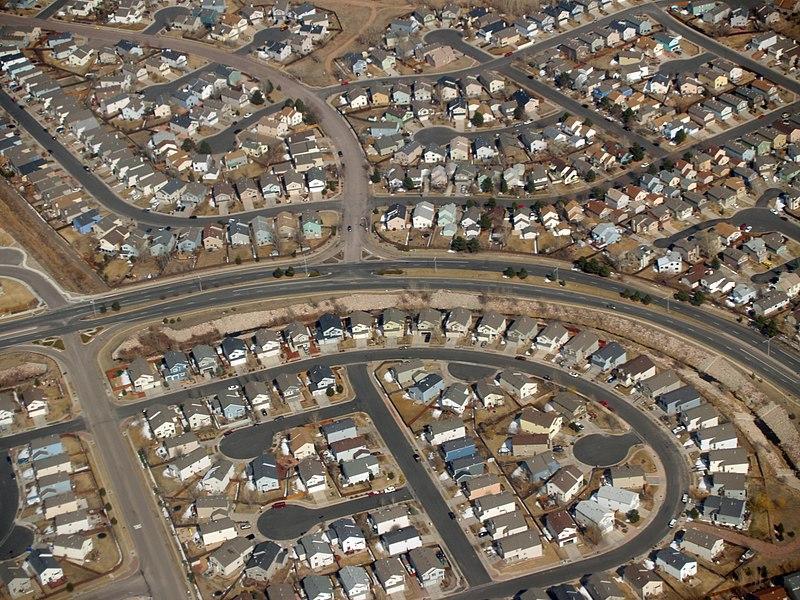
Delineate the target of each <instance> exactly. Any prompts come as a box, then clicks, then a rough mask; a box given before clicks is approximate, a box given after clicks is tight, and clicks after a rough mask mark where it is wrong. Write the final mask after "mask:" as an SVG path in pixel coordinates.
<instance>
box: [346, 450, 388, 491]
mask: <svg viewBox="0 0 800 600" xmlns="http://www.w3.org/2000/svg"><path fill="white" fill-rule="evenodd" d="M340 443H344V442H340ZM340 467H341V470H342V481H343V482H344V485H348V486H349V485H359V484H361V483H367V482H368V481H370V480H371V479H372V478H373V477H377V476H378V474H379V473H380V463H379V462H378V459H377V457H375V456H374V455H372V454H366V455H360V456H359V458H354V459H352V460H345V461H343V462H342V463H341V464H340Z"/></svg>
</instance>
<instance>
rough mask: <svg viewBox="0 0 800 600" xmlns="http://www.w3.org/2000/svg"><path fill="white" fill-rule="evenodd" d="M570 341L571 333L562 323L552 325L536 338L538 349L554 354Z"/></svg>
mask: <svg viewBox="0 0 800 600" xmlns="http://www.w3.org/2000/svg"><path fill="white" fill-rule="evenodd" d="M568 339H569V332H568V331H567V330H566V328H565V327H564V326H563V325H562V324H561V323H551V324H550V325H548V326H547V327H545V328H544V329H543V330H542V331H541V333H539V335H537V336H536V348H537V349H538V350H545V351H546V352H548V353H552V352H554V351H555V350H557V349H558V348H560V347H561V346H562V345H563V344H564V343H566V341H567V340H568Z"/></svg>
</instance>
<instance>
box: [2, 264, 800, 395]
mask: <svg viewBox="0 0 800 600" xmlns="http://www.w3.org/2000/svg"><path fill="white" fill-rule="evenodd" d="M506 266H507V264H506V263H504V262H500V261H495V260H490V259H486V260H458V259H453V260H447V259H437V260H436V267H437V269H438V270H439V272H440V273H441V274H440V275H439V276H437V277H420V278H412V279H410V280H405V279H403V280H401V279H399V278H392V277H376V273H375V270H376V269H380V268H384V269H408V268H415V267H420V268H428V269H430V268H433V267H434V261H433V259H429V260H428V259H418V260H409V261H382V262H381V263H380V264H379V265H378V264H369V263H362V264H357V265H353V264H336V265H327V266H325V267H323V268H324V270H325V271H326V272H327V273H329V275H323V276H322V277H311V278H300V279H295V280H286V279H283V280H279V281H276V280H274V279H272V278H271V276H270V274H271V267H257V268H255V269H248V270H243V271H234V272H222V273H219V274H215V275H211V276H208V277H206V278H199V279H197V278H196V279H186V280H182V281H179V282H171V283H165V284H161V285H156V286H151V287H140V288H137V289H135V290H130V291H126V292H120V293H115V294H111V295H108V296H106V297H105V301H106V302H108V303H109V304H110V303H111V301H112V300H116V301H118V302H120V304H121V305H122V306H124V307H125V309H126V312H124V313H113V312H110V313H107V314H105V315H100V316H98V317H96V318H92V319H89V317H90V316H91V315H92V314H93V313H95V312H96V310H97V303H96V302H95V303H94V304H92V303H90V302H80V303H73V304H71V305H70V306H68V307H65V308H64V309H60V310H57V311H48V312H45V313H42V314H40V315H35V316H29V317H26V318H20V319H16V320H15V321H14V322H13V323H0V348H2V347H9V346H12V345H15V344H19V343H24V342H28V341H32V340H36V339H39V338H41V337H44V336H45V335H62V334H64V333H69V332H74V331H79V330H81V329H86V328H87V327H92V326H98V325H104V326H111V325H113V324H118V323H128V324H130V323H132V322H135V321H137V320H147V319H153V318H158V319H161V318H162V317H163V316H164V315H180V314H181V313H184V312H186V311H193V310H198V309H201V308H206V307H210V306H220V305H225V304H227V303H229V302H230V301H231V300H232V298H235V299H236V300H237V301H239V302H246V301H249V300H258V299H262V298H263V297H264V295H265V294H272V295H304V294H317V293H341V292H357V291H369V290H379V291H384V290H387V289H392V290H396V289H451V290H456V291H467V292H477V291H485V292H487V293H490V294H498V295H507V296H518V297H523V298H543V299H547V300H553V301H558V302H569V303H575V304H580V305H583V306H587V307H590V308H597V309H600V310H608V309H607V307H606V305H607V303H608V301H607V300H605V299H603V298H599V297H597V296H592V295H590V294H585V293H581V292H576V291H574V290H571V289H570V288H569V283H571V282H574V283H579V284H583V285H589V286H595V287H599V288H601V289H604V290H606V291H608V292H613V293H619V292H620V291H622V290H623V289H625V288H627V287H630V284H623V283H619V282H617V281H616V280H614V279H603V278H600V277H596V276H592V275H587V274H585V273H579V272H574V271H567V270H566V269H562V270H561V271H560V272H559V273H560V278H561V279H563V280H565V281H566V282H567V287H566V288H560V287H557V286H554V287H551V286H546V285H524V286H520V285H515V284H514V283H513V282H510V281H506V280H504V281H498V282H496V283H491V282H479V283H476V282H475V281H472V280H465V279H463V278H462V277H461V276H460V275H459V276H456V277H455V278H454V277H452V276H448V274H447V269H449V268H453V269H471V270H478V271H488V272H494V273H498V272H500V271H502V270H503V269H505V267H506ZM526 268H527V270H528V272H529V273H530V275H531V277H530V278H529V281H532V282H538V281H541V280H540V279H539V278H540V277H544V276H546V275H548V274H550V273H551V272H552V267H550V266H543V265H540V264H530V265H526ZM298 270H299V269H298ZM256 274H258V275H256ZM257 277H261V278H264V277H270V279H263V280H262V281H254V279H256V278H257ZM198 280H199V281H202V285H203V290H204V291H203V292H198V287H199V286H198ZM223 285H237V286H239V287H237V288H236V290H235V292H234V294H235V295H234V296H232V295H231V290H229V289H216V288H215V286H216V287H220V286H223ZM187 294H188V295H187ZM168 298H170V299H168ZM158 300H163V301H162V302H159V301H158ZM139 303H143V304H144V305H143V306H137V305H138V304H139ZM664 308H668V309H669V311H668V312H666V313H665V312H663V310H661V309H664ZM614 310H615V311H616V312H619V313H620V314H624V315H626V316H629V317H633V318H636V319H641V320H643V321H646V322H649V323H652V324H654V325H657V326H660V327H663V328H665V329H666V330H668V331H672V332H674V333H675V334H677V335H680V336H682V337H685V338H686V339H689V340H693V341H696V342H699V343H701V344H704V345H706V346H708V347H710V348H713V349H715V351H717V352H719V353H720V354H722V355H724V356H728V357H730V358H731V359H733V360H734V361H736V362H738V363H739V364H742V365H748V366H749V368H751V369H753V371H754V372H755V373H758V374H760V375H761V376H763V377H765V378H767V379H769V380H770V381H772V382H773V383H774V384H775V385H777V386H779V387H783V388H784V389H785V390H787V391H789V392H791V393H792V394H794V395H795V396H796V397H799V396H800V381H798V380H797V377H796V373H797V372H800V357H799V356H798V355H797V353H796V352H794V351H793V350H791V349H790V348H788V347H786V346H784V345H783V344H781V343H779V342H774V343H772V345H771V353H770V357H769V358H768V357H767V356H766V355H765V351H766V349H767V348H766V339H765V338H764V337H762V336H761V335H760V334H759V333H758V332H756V331H755V330H753V329H750V328H748V327H746V326H742V325H740V324H737V323H734V322H733V321H731V320H729V319H727V318H725V317H723V316H718V315H716V314H715V313H713V312H712V311H710V310H708V309H703V308H701V307H694V306H691V305H689V304H684V303H676V302H674V301H672V302H670V303H669V306H667V303H666V300H664V299H662V298H660V297H654V299H653V304H652V305H651V307H646V306H644V305H642V304H634V303H629V302H624V301H621V300H620V301H618V302H616V304H615V309H614Z"/></svg>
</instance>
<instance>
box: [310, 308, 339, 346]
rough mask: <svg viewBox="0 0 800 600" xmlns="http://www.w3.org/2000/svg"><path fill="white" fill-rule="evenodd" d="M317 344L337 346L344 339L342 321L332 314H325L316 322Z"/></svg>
mask: <svg viewBox="0 0 800 600" xmlns="http://www.w3.org/2000/svg"><path fill="white" fill-rule="evenodd" d="M316 339H317V342H318V343H319V344H320V345H326V344H337V343H339V342H341V341H342V340H343V339H344V325H343V324H342V319H341V318H340V317H338V316H337V315H334V314H332V313H325V314H324V315H322V316H320V318H319V320H318V321H317V336H316Z"/></svg>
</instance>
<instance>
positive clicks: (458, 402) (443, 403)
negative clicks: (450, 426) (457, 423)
mask: <svg viewBox="0 0 800 600" xmlns="http://www.w3.org/2000/svg"><path fill="white" fill-rule="evenodd" d="M471 400H472V390H471V389H470V387H469V386H467V385H466V384H464V383H461V382H457V383H454V384H453V385H450V386H448V387H447V389H446V390H445V391H444V392H443V393H442V396H441V398H439V406H440V407H441V408H442V409H450V410H452V411H453V412H455V413H456V414H458V415H460V414H462V413H463V412H464V410H466V408H467V406H468V405H469V403H470V402H471Z"/></svg>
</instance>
